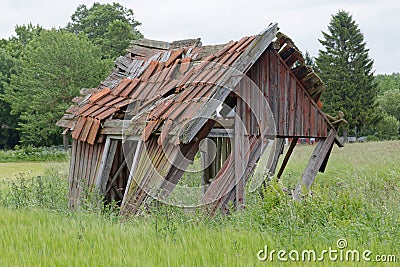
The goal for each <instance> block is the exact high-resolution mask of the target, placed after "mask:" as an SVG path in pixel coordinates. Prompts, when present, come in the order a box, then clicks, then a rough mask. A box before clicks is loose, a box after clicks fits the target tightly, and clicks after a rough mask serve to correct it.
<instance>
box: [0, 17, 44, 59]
mask: <svg viewBox="0 0 400 267" xmlns="http://www.w3.org/2000/svg"><path fill="white" fill-rule="evenodd" d="M43 30H44V29H43V28H42V27H41V26H39V25H36V26H34V25H33V24H32V23H29V24H28V25H24V24H23V25H17V26H15V33H16V36H13V37H11V38H10V39H9V40H4V49H5V50H6V51H7V53H8V54H9V55H10V56H12V57H13V58H19V57H20V56H21V54H22V51H23V49H24V47H25V46H26V45H27V44H28V43H29V42H30V41H32V40H33V39H34V38H36V37H37V36H39V35H40V33H41V32H42V31H43Z"/></svg>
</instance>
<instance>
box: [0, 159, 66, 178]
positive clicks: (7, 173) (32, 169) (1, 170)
mask: <svg viewBox="0 0 400 267" xmlns="http://www.w3.org/2000/svg"><path fill="white" fill-rule="evenodd" d="M68 167H69V163H68V162H66V161H64V162H53V161H50V162H49V161H25V162H0V179H4V178H9V179H15V178H16V177H19V176H21V175H22V176H31V177H34V176H38V175H44V174H45V173H46V171H47V170H49V169H54V170H57V171H59V172H61V173H64V174H65V173H68Z"/></svg>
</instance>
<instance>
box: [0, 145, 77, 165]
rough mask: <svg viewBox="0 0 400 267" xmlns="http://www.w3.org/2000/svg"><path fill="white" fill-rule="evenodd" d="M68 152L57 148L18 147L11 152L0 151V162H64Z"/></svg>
mask: <svg viewBox="0 0 400 267" xmlns="http://www.w3.org/2000/svg"><path fill="white" fill-rule="evenodd" d="M68 156H69V152H68V151H65V150H63V149H61V148H59V147H33V146H26V147H19V146H15V148H14V149H12V150H0V162H16V161H65V160H67V159H68Z"/></svg>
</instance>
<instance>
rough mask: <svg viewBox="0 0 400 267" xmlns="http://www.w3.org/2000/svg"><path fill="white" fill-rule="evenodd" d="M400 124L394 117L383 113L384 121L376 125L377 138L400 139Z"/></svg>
mask: <svg viewBox="0 0 400 267" xmlns="http://www.w3.org/2000/svg"><path fill="white" fill-rule="evenodd" d="M399 130H400V122H399V121H398V120H397V119H396V118H395V117H394V116H393V115H389V114H387V113H383V116H382V120H380V121H379V122H378V123H377V124H376V137H378V138H379V139H383V140H391V139H398V138H399Z"/></svg>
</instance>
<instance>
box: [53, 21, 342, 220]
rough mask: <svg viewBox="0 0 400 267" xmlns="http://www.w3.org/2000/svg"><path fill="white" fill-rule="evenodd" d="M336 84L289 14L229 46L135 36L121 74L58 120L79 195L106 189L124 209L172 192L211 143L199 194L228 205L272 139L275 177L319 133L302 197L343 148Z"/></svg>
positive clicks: (269, 170) (75, 199)
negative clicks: (331, 90)
mask: <svg viewBox="0 0 400 267" xmlns="http://www.w3.org/2000/svg"><path fill="white" fill-rule="evenodd" d="M324 89H325V85H324V83H323V82H322V81H321V80H320V78H319V77H318V76H317V75H316V74H315V73H314V72H313V70H312V69H311V68H310V67H308V66H306V65H304V59H303V57H302V54H301V53H300V51H299V50H298V49H297V47H296V46H295V45H294V43H293V42H292V40H291V39H290V38H289V37H287V36H286V35H284V34H282V33H280V32H278V26H277V24H271V25H269V26H268V27H267V29H266V30H264V31H263V32H261V33H260V34H258V35H255V36H250V37H243V38H242V39H240V40H239V41H231V42H229V43H227V44H224V45H213V46H203V45H202V44H201V41H200V39H190V40H181V41H176V42H172V43H169V42H162V41H154V40H148V39H141V40H136V41H133V42H132V46H131V47H130V48H129V49H128V53H127V54H126V55H125V56H124V57H120V58H118V59H117V61H116V65H115V69H114V71H113V72H112V73H111V74H110V76H109V77H108V78H107V79H106V80H105V81H103V82H102V83H101V84H100V85H99V87H98V88H93V89H82V90H81V94H82V96H80V97H76V98H75V99H74V100H73V101H74V102H75V103H77V105H73V106H71V107H70V108H69V109H68V110H67V111H66V114H65V115H64V116H63V118H62V119H61V120H60V121H59V122H58V123H57V124H58V125H59V126H61V127H64V128H65V130H64V133H63V134H65V135H68V134H71V135H72V140H73V142H72V155H71V163H70V172H69V205H70V207H71V208H75V207H77V206H78V205H79V202H80V200H81V199H82V198H83V197H85V194H86V192H87V190H90V189H93V188H96V189H97V190H99V192H100V193H101V194H103V196H104V198H105V200H106V201H113V200H115V201H118V202H119V203H121V213H122V214H124V215H128V214H136V213H137V212H138V210H139V208H140V207H141V206H143V205H144V204H145V203H147V202H148V201H149V200H151V199H153V198H157V199H158V200H165V199H168V197H169V195H170V194H171V192H173V190H174V188H175V186H176V184H177V183H178V182H179V180H180V179H181V177H182V175H183V174H184V172H185V170H186V168H187V167H188V165H189V164H190V163H191V162H192V160H193V158H194V157H195V155H196V153H198V151H199V149H201V159H202V162H203V166H204V170H203V171H202V177H203V184H204V188H203V191H202V196H201V198H200V200H199V201H200V203H202V204H207V207H208V208H209V210H210V211H211V212H215V211H217V210H221V211H222V212H223V213H226V212H228V209H229V207H230V203H232V202H233V203H234V204H235V205H236V207H239V208H240V207H241V206H242V205H243V204H244V200H245V198H244V187H245V184H246V182H247V181H248V179H249V177H250V175H251V174H252V172H253V171H254V168H255V166H256V164H257V162H258V161H259V159H260V157H261V156H262V155H263V153H264V152H265V150H266V149H265V148H266V147H267V146H268V144H271V143H273V144H274V146H273V150H272V153H270V156H269V158H268V162H267V166H266V170H265V173H266V177H268V176H271V175H273V174H274V173H275V170H276V168H277V164H278V159H279V156H280V155H281V154H282V152H283V140H284V139H285V138H292V142H291V144H290V147H289V149H288V150H287V153H286V155H285V158H284V160H283V163H282V165H281V166H280V169H279V171H278V176H279V177H280V176H281V175H282V172H283V170H284V168H285V166H286V163H287V161H288V159H289V157H290V155H291V153H292V151H293V149H294V147H295V145H296V143H297V140H298V138H303V137H314V138H318V139H319V140H320V141H319V142H318V144H317V145H316V147H315V150H314V152H313V155H312V156H311V159H310V161H309V163H308V165H307V167H306V169H305V171H304V173H303V175H302V177H301V180H300V182H299V185H298V187H297V188H296V189H295V190H294V197H295V198H299V196H300V187H301V186H302V185H305V186H306V187H307V188H309V187H310V185H311V183H312V182H313V180H314V178H315V176H316V174H317V172H318V171H324V169H325V167H326V164H327V160H328V158H329V154H330V152H331V149H332V146H333V144H334V143H335V142H336V143H337V144H338V145H339V146H341V144H340V142H339V139H338V137H337V134H336V129H335V127H334V126H333V125H332V123H331V122H330V121H329V120H328V119H327V117H326V115H325V114H324V113H323V112H322V111H321V103H320V101H319V98H320V96H321V94H322V92H323V90H324ZM232 113H233V114H234V115H232ZM204 140H212V141H213V143H214V147H211V146H210V145H209V143H210V142H204ZM271 140H272V141H271ZM211 150H213V151H214V152H213V153H211V152H210V151H211ZM211 154H212V157H210V155H211Z"/></svg>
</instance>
